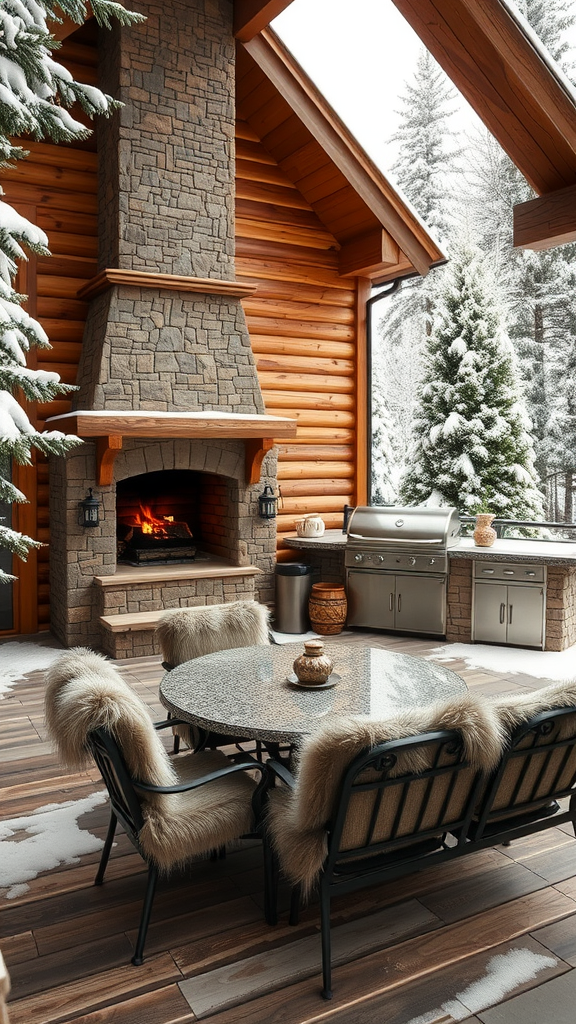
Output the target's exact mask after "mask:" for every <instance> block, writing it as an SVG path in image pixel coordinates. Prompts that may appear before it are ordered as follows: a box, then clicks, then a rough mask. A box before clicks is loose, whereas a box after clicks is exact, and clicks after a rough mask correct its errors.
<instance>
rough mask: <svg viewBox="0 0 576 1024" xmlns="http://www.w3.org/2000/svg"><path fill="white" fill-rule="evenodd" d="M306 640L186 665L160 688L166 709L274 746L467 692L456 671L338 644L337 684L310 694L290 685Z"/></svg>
mask: <svg viewBox="0 0 576 1024" xmlns="http://www.w3.org/2000/svg"><path fill="white" fill-rule="evenodd" d="M302 650H303V647H302V644H301V643H295V644H282V645H271V646H270V647H242V648H237V649H234V650H230V651H219V652H218V653H217V654H209V655H206V656H205V657H203V658H196V659H195V660H194V661H188V662H185V663H184V664H183V665H179V666H178V667H177V668H175V669H173V670H172V671H171V672H167V673H166V675H165V676H164V678H163V680H162V682H161V684H160V699H161V701H162V704H163V705H164V707H165V708H167V709H168V710H169V711H171V712H173V713H174V714H175V715H177V716H178V717H179V718H182V719H184V720H186V721H189V722H192V723H194V724H195V725H199V726H201V727H203V728H206V729H210V730H212V731H214V732H220V733H224V734H229V735H230V736H235V735H242V736H246V737H248V738H251V739H255V740H264V741H268V742H274V743H286V742H288V743H296V744H297V743H299V741H301V740H302V739H303V738H304V737H305V736H306V735H308V734H309V733H311V732H313V731H314V729H315V728H316V727H317V726H318V725H320V724H321V723H322V721H323V719H326V718H329V717H334V716H338V715H369V716H370V717H371V718H375V719H381V718H387V717H390V716H392V715H394V714H396V713H397V712H398V711H400V710H402V709H404V708H411V707H417V706H422V705H426V704H431V703H433V702H434V701H436V700H447V699H449V698H450V697H454V696H457V695H458V694H459V693H465V692H466V684H465V683H464V680H463V679H461V678H460V676H458V675H457V674H456V673H455V672H452V671H450V669H447V668H444V667H442V666H440V665H435V664H434V663H433V662H431V661H426V660H425V659H423V658H416V657H412V656H411V655H408V654H395V653H393V652H391V651H385V650H381V649H379V648H374V647H358V646H350V647H347V646H344V645H343V644H334V645H331V644H330V638H329V637H327V638H326V642H325V651H326V653H328V654H329V655H330V657H331V658H332V660H333V662H334V673H336V675H337V676H339V677H340V678H339V680H338V682H337V683H336V685H335V686H333V687H330V688H328V689H323V690H306V689H303V688H300V687H298V686H296V685H294V684H293V683H290V682H289V681H288V677H289V676H290V675H291V673H292V665H293V662H294V659H295V658H297V657H298V655H299V654H301V653H302Z"/></svg>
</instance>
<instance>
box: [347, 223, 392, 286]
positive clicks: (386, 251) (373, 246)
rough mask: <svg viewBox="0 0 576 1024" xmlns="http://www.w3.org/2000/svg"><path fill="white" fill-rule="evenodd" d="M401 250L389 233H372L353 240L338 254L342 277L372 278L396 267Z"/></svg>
mask: <svg viewBox="0 0 576 1024" xmlns="http://www.w3.org/2000/svg"><path fill="white" fill-rule="evenodd" d="M399 259H400V250H399V248H398V246H397V245H396V242H395V241H394V239H393V238H391V237H390V235H389V234H388V232H387V231H384V230H382V231H371V232H370V233H369V234H366V235H362V236H361V237H360V238H353V239H352V241H351V242H348V243H347V244H346V245H343V246H342V248H341V249H340V252H339V253H338V261H339V271H338V272H339V274H340V276H341V277H371V276H372V275H373V274H375V273H379V272H380V273H381V272H382V270H383V268H385V267H395V266H397V265H398V262H399Z"/></svg>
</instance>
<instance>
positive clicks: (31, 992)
mask: <svg viewBox="0 0 576 1024" xmlns="http://www.w3.org/2000/svg"><path fill="white" fill-rule="evenodd" d="M342 639H343V640H344V639H345V640H346V642H351V636H350V634H347V635H346V636H345V637H343V638H342ZM352 642H354V643H358V644H366V643H370V644H372V645H373V646H376V645H379V646H385V647H389V648H391V649H394V650H399V651H403V652H406V653H410V654H417V655H418V654H425V653H427V652H428V651H429V650H431V649H432V648H433V647H434V646H437V644H435V643H431V642H427V641H421V640H403V639H398V638H391V637H383V636H382V635H379V636H377V637H375V636H374V635H372V634H365V633H364V634H354V635H353V637H352ZM119 667H120V669H121V671H122V673H123V675H124V676H125V678H126V679H127V680H129V682H130V683H131V684H132V685H133V686H134V688H135V689H136V690H137V692H138V693H139V694H140V695H141V696H142V697H143V698H144V700H146V701H147V703H148V704H149V705H150V707H151V709H152V711H153V713H154V714H155V715H157V716H158V717H163V713H162V710H161V707H160V705H159V703H158V697H157V689H158V683H159V680H160V678H161V675H162V669H161V667H160V664H159V659H155V658H148V659H138V660H136V659H134V660H131V661H128V662H121V663H119ZM450 667H451V668H454V669H455V671H457V672H460V673H461V674H462V676H463V677H464V678H465V679H466V681H467V683H468V685H469V686H470V687H471V688H472V687H473V688H474V689H477V690H480V691H482V692H486V693H494V692H505V691H508V692H509V691H517V690H519V689H522V688H535V687H537V686H538V685H541V683H539V682H538V681H537V680H535V679H532V678H527V677H523V678H521V677H519V676H511V677H499V676H497V675H495V674H493V673H488V672H479V671H470V670H467V669H466V668H465V666H464V665H463V664H462V663H452V664H451V665H450ZM0 761H1V763H0V773H1V785H2V804H1V811H0V818H1V821H6V820H7V819H13V818H16V817H18V816H22V815H28V814H30V813H31V812H32V811H33V810H35V809H37V808H39V807H43V806H45V805H47V804H50V803H62V802H64V801H70V800H79V799H82V798H85V797H87V796H89V795H90V794H92V793H94V792H98V791H99V790H101V789H102V783H101V780H100V778H99V776H98V773H97V772H96V770H94V771H88V772H85V773H82V774H74V773H70V772H68V771H66V770H65V769H64V768H62V767H61V766H60V765H59V764H58V761H57V759H56V758H55V756H54V754H53V753H52V751H51V747H50V744H49V743H48V742H46V739H45V733H44V726H43V673H40V672H35V673H31V674H30V675H29V676H28V677H27V679H26V680H25V681H21V682H19V683H17V684H16V685H15V686H14V687H13V689H12V690H11V691H10V692H8V693H7V694H5V696H4V698H3V699H1V700H0ZM107 818H108V809H107V805H106V804H102V805H100V806H96V807H95V808H94V809H92V810H91V811H89V813H87V814H85V815H83V817H82V818H81V819H80V824H81V826H82V827H83V828H86V829H89V830H90V831H91V832H92V833H94V834H96V835H99V836H102V837H103V836H104V834H105V830H106V824H107ZM1 821H0V824H1ZM15 838H16V839H19V838H21V839H24V838H25V834H24V833H22V835H21V836H19V835H18V833H17V832H16V834H15ZM98 858H99V854H98V853H94V854H88V855H84V856H82V857H80V858H79V860H78V862H77V863H74V864H64V865H61V866H60V867H58V868H56V869H54V870H52V871H47V872H44V873H41V874H40V875H39V876H38V877H37V878H35V879H33V880H32V881H30V882H29V883H28V885H29V888H28V890H27V891H25V892H23V893H21V894H20V895H17V896H15V897H14V898H12V899H6V898H5V893H6V889H4V890H3V891H2V894H3V895H2V899H1V900H0V908H1V913H0V949H1V951H2V953H3V955H4V958H5V960H6V963H7V965H8V968H9V971H10V975H11V980H12V995H11V1002H10V1007H9V1009H10V1022H11V1024H53V1022H54V1024H55V1022H59V1021H61V1022H69V1024H72V1022H74V1024H112V1022H113V1024H187V1022H190V1021H194V1020H196V1019H198V1017H199V1016H200V1017H208V1019H209V1020H210V1022H211V1024H238V1022H250V1024H264V1022H266V1024H269V1022H274V1024H305V1022H306V1024H309V1022H310V1024H311V1022H312V1021H314V1022H319V1021H327V1022H329V1024H380V1022H383V1021H386V1024H408V1022H413V1024H414V1022H415V1021H416V1020H417V1021H418V1024H424V1022H426V1024H431V1022H440V1021H445V1022H451V1021H453V1020H466V1021H467V1022H468V1024H472V1022H475V1024H478V1022H480V1021H482V1022H486V1024H492V1022H494V1024H495V1022H496V1021H500V1020H502V1021H504V1020H505V1021H506V1022H509V1021H512V1020H515V1019H517V1020H518V1021H520V1020H521V1021H522V1024H528V1018H526V1016H525V1015H524V1013H521V1012H520V1009H519V1010H518V1015H517V1016H516V1017H515V1016H514V1010H513V1008H514V1007H515V1006H517V1005H518V1003H514V1002H512V1003H510V1002H508V1000H510V999H511V998H512V997H516V996H518V994H519V993H522V992H524V991H527V990H529V989H534V988H538V990H539V991H542V992H544V991H546V994H547V1008H548V1012H547V1013H545V1014H544V1015H543V1016H541V1017H540V1018H539V1019H540V1020H541V1021H543V1022H545V1021H547V1020H550V1021H554V1022H555V1024H559V1022H563V1021H564V1019H566V1020H568V1019H570V1020H571V1021H572V1020H573V1006H574V999H576V988H574V985H573V983H574V982H575V981H576V972H574V971H573V970H572V968H573V967H574V966H576V840H575V839H574V838H573V837H572V836H571V834H570V830H569V828H568V827H567V826H566V827H565V829H564V830H561V829H554V830H550V831H549V832H547V833H545V834H543V835H541V836H539V837H532V838H529V839H526V840H524V841H522V842H518V843H516V844H514V845H513V846H512V847H509V848H503V847H500V848H497V849H493V850H487V851H484V852H482V853H478V854H476V855H475V856H473V857H469V858H466V859H465V861H457V862H454V863H452V864H447V865H444V866H441V867H440V868H436V869H434V870H427V871H422V872H420V873H418V874H416V875H413V876H410V877H409V878H407V879H403V880H401V881H400V882H396V883H394V884H390V885H384V886H380V887H378V888H376V889H366V890H362V891H361V892H360V893H354V894H352V895H351V896H348V897H343V898H341V899H340V900H339V901H336V902H335V904H334V917H333V920H334V924H335V925H336V927H335V928H334V938H335V945H336V946H337V947H338V957H339V960H340V965H339V966H338V967H337V968H336V970H335V972H334V973H335V977H334V986H335V995H334V999H333V1000H332V1002H330V1003H325V1002H324V1001H322V1000H321V998H320V997H319V988H320V986H319V974H318V969H319V962H320V947H319V937H318V931H319V922H318V914H317V907H316V906H315V905H312V906H311V907H309V908H308V909H307V910H306V911H305V912H304V913H303V915H302V919H301V923H300V925H299V926H298V927H297V928H289V927H288V926H287V924H286V917H285V916H284V917H283V918H282V920H281V923H280V924H279V925H278V927H276V928H274V929H270V928H268V927H267V926H266V925H265V924H264V922H263V915H262V902H263V901H262V872H261V859H260V849H259V846H258V844H256V843H254V842H246V843H245V844H244V845H243V846H242V847H241V848H240V849H239V850H237V851H235V852H233V853H229V854H228V856H227V857H226V858H225V859H224V860H220V861H218V862H215V863H212V862H200V863H197V864H195V865H193V866H192V867H191V868H190V870H189V871H188V872H187V874H186V876H185V877H178V878H175V879H172V880H170V881H167V882H162V883H161V885H160V888H159V892H158V894H157V897H156V902H155V905H154V911H153V917H152V923H151V926H150V931H149V936H148V942H147V948H146V954H147V958H146V961H145V963H144V965H143V966H142V967H133V966H132V965H131V964H130V962H129V961H130V956H131V950H132V947H133V942H134V939H135V934H136V929H137V924H138V920H139V914H140V908H141V899H142V895H143V890H144V880H145V873H144V871H143V864H142V861H141V859H140V858H139V857H138V856H137V855H136V854H135V853H134V852H133V850H132V848H131V847H130V845H129V843H128V842H127V840H126V838H125V837H123V836H120V837H119V841H118V844H117V846H116V847H115V849H114V851H113V853H112V858H111V862H110V864H109V868H108V873H107V876H106V882H105V884H104V886H103V887H102V888H94V887H93V884H92V883H93V878H94V874H95V870H96V863H97V861H98ZM513 950H522V951H523V952H522V953H520V952H518V953H517V954H516V956H517V960H516V961H515V960H514V954H513V953H512V951H513ZM496 954H502V955H503V956H504V957H510V958H511V959H510V960H509V961H506V960H501V961H494V956H495V955H496ZM520 961H521V962H522V963H525V962H526V961H529V964H531V965H532V967H531V968H530V967H529V968H528V969H527V970H524V974H523V972H522V970H520V971H519V972H518V971H516V973H515V971H514V970H512V969H510V970H508V972H507V973H506V970H504V972H502V971H500V974H499V975H498V977H499V978H500V981H499V982H498V984H496V983H494V984H491V982H490V977H495V974H494V972H495V971H496V973H498V972H497V970H496V967H495V966H494V964H495V963H496V964H505V963H508V962H509V963H510V964H512V963H514V962H520ZM530 973H532V974H533V977H531V978H530V977H528V975H530ZM504 976H505V977H507V978H508V984H507V985H506V984H502V982H501V979H502V977H504ZM187 979H189V980H188V981H187ZM481 979H485V980H484V982H481ZM486 979H487V980H486ZM554 979H556V980H554ZM478 982H480V984H477V983H478ZM559 982H562V983H564V982H566V983H567V984H568V985H572V989H571V991H572V995H571V1010H570V1012H571V1013H572V1016H571V1017H569V1018H568V1017H566V1018H564V1017H563V1016H562V1014H561V1013H556V1012H555V1004H554V996H555V993H556V992H560V996H559V998H563V999H564V1000H565V1001H566V999H567V997H566V991H570V989H569V988H568V989H567V988H566V985H564V986H563V987H562V988H560V985H559ZM181 985H182V986H183V987H181ZM183 992H186V993H187V995H188V996H189V1001H188V1000H187V999H186V998H185V996H184V994H183ZM562 993H564V995H563V996H562ZM532 995H533V993H532ZM521 998H522V997H520V999H521ZM474 1000H476V1002H474ZM226 1002H228V1003H232V1004H233V1005H229V1006H228V1007H226V1008H222V1007H223V1006H225V1004H226ZM498 1004H500V1011H506V1012H507V1013H508V1015H505V1016H494V1014H495V1012H496V1011H495V1010H494V1009H489V1007H494V1006H495V1005H496V1006H497V1005H498ZM520 1005H521V1004H520ZM192 1007H194V1008H195V1011H196V1013H195V1012H194V1010H193V1009H192ZM487 1008H488V1009H487ZM507 1008H511V1009H512V1016H510V1013H509V1012H508V1010H507Z"/></svg>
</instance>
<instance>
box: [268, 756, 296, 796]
mask: <svg viewBox="0 0 576 1024" xmlns="http://www.w3.org/2000/svg"><path fill="white" fill-rule="evenodd" d="M266 768H267V770H268V771H269V772H271V773H272V775H275V776H276V778H278V779H281V781H282V782H284V783H285V784H286V785H287V786H289V788H290V789H294V788H295V786H296V779H295V778H294V776H293V775H292V772H291V771H290V769H289V768H287V767H286V765H285V764H282V763H281V762H280V761H273V760H270V761H267V762H266Z"/></svg>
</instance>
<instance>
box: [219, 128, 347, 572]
mask: <svg viewBox="0 0 576 1024" xmlns="http://www.w3.org/2000/svg"><path fill="white" fill-rule="evenodd" d="M236 157H237V162H236V276H237V277H238V278H239V279H240V280H243V281H246V282H247V283H250V284H257V285H258V290H257V292H256V293H255V294H254V295H251V296H250V297H249V298H247V299H244V300H243V306H244V310H245V313H246V319H247V323H248V330H249V332H250V338H251V342H252V348H253V351H254V354H255V358H256V365H257V369H258V377H259V380H260V385H261V387H262V392H263V395H264V401H265V403H266V410H267V412H269V413H273V414H277V415H280V416H292V417H294V418H295V419H297V421H298V433H297V436H296V438H295V439H291V440H290V441H289V442H283V441H282V442H279V445H278V448H279V460H278V481H279V484H280V489H281V492H282V502H281V506H280V509H279V513H278V519H277V523H278V546H279V552H278V557H279V559H280V560H282V559H285V558H286V559H293V557H294V554H293V552H292V551H290V550H288V549H284V550H282V548H283V544H282V541H283V537H284V535H285V534H287V533H293V532H294V530H295V523H296V519H297V518H298V517H299V516H300V515H302V514H303V513H306V512H319V513H320V514H321V515H322V518H323V519H324V521H325V523H326V525H327V526H328V527H339V526H341V524H342V507H343V505H344V504H351V503H353V502H354V501H355V499H356V479H357V473H356V454H355V453H356V447H355V442H356V425H357V401H356V396H357V388H356V374H357V359H356V347H357V333H358V327H357V323H356V305H357V293H356V288H357V286H356V282H355V281H354V280H348V279H344V278H341V277H339V275H338V248H339V247H338V244H337V242H336V240H335V239H334V238H333V237H332V236H331V235H330V234H329V233H328V232H327V231H326V229H325V228H324V227H323V225H322V224H321V222H320V221H319V220H318V218H317V216H316V214H315V213H314V211H313V210H312V208H311V207H310V206H309V205H308V203H307V202H306V200H305V199H304V198H303V197H302V195H301V194H300V192H299V191H298V190H297V189H296V188H295V187H294V185H293V184H292V183H291V182H290V181H289V179H288V178H287V177H286V176H285V174H284V173H283V171H282V170H281V169H280V168H279V167H278V166H277V164H276V163H275V161H274V159H273V158H272V157H271V156H270V155H269V153H268V152H267V151H266V149H265V148H264V146H262V144H261V143H260V142H259V140H258V138H257V137H256V136H255V135H254V133H253V132H252V130H251V128H250V127H249V125H248V124H247V123H246V122H243V121H239V122H238V124H237V129H236Z"/></svg>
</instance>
